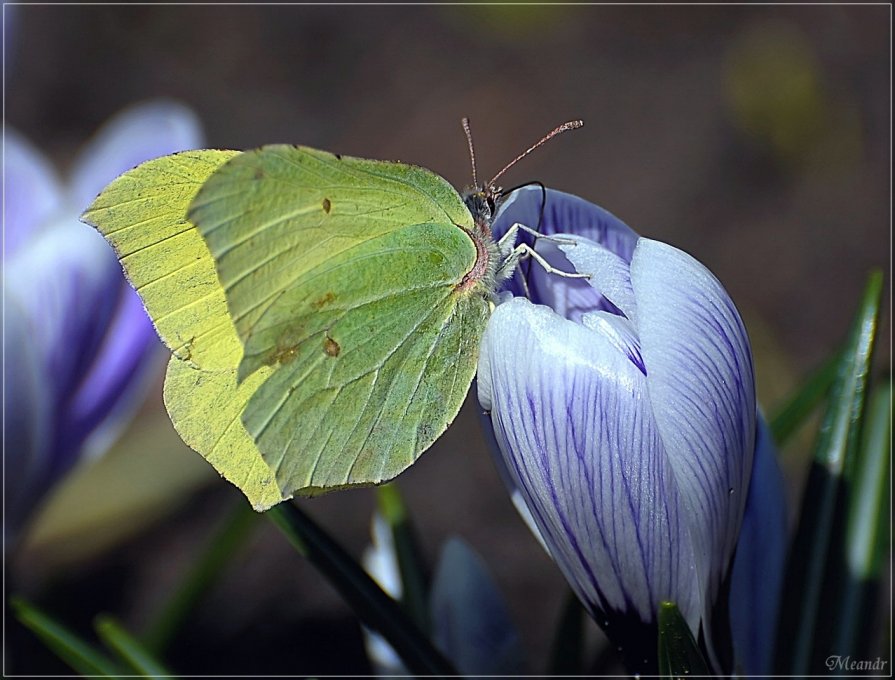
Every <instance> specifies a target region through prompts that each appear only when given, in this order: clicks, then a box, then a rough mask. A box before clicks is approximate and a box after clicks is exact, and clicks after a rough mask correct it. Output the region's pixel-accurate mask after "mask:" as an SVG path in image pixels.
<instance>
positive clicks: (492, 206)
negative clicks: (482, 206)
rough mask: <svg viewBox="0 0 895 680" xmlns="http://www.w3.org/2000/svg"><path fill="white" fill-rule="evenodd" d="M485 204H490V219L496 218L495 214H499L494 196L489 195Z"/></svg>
mask: <svg viewBox="0 0 895 680" xmlns="http://www.w3.org/2000/svg"><path fill="white" fill-rule="evenodd" d="M485 202H486V203H487V204H488V217H494V213H495V212H497V204H496V203H495V202H494V196H492V195H490V194H489V195H488V196H487V197H486V198H485Z"/></svg>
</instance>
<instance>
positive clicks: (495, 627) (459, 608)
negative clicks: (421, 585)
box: [363, 513, 523, 677]
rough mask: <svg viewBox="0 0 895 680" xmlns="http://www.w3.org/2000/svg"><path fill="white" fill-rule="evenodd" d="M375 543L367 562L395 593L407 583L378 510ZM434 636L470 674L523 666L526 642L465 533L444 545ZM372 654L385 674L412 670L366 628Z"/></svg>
mask: <svg viewBox="0 0 895 680" xmlns="http://www.w3.org/2000/svg"><path fill="white" fill-rule="evenodd" d="M372 536H373V544H372V545H371V546H370V547H369V548H367V550H366V551H365V552H364V556H363V564H364V568H365V569H366V570H367V573H369V574H370V576H372V577H373V579H374V580H375V581H376V582H377V583H378V584H379V586H380V587H381V588H382V589H383V590H384V591H385V592H386V593H388V594H389V595H390V596H391V597H392V598H394V599H396V600H399V601H400V600H401V598H402V595H403V583H402V581H401V573H400V569H399V567H398V557H397V553H396V550H395V544H394V539H393V537H392V532H391V529H390V528H389V526H388V524H387V523H386V521H385V520H384V519H383V518H382V516H381V515H380V514H379V513H376V514H374V515H373V523H372ZM427 609H428V611H427V614H428V617H427V618H428V619H429V622H430V626H431V628H432V630H431V634H432V641H433V642H434V643H435V646H436V647H437V648H438V649H439V650H440V651H441V652H442V653H443V654H444V655H445V657H447V658H448V659H450V661H451V663H453V664H454V666H455V667H456V669H457V671H458V672H459V673H461V674H462V675H465V676H480V675H484V676H487V675H517V674H519V673H521V672H522V671H523V653H522V644H521V639H520V637H519V634H518V632H517V631H516V628H515V626H514V625H513V622H512V620H511V619H510V614H509V609H508V607H507V605H506V602H505V601H504V599H503V596H502V595H501V594H500V591H499V590H498V589H497V584H496V583H495V582H494V579H493V578H492V576H491V574H490V573H489V571H488V567H487V566H486V565H485V562H484V560H482V558H481V557H480V556H479V555H478V554H477V553H476V552H475V551H474V550H473V549H472V548H471V547H470V546H469V544H467V543H466V542H465V541H463V540H462V539H460V538H456V537H452V538H449V539H448V540H447V541H445V543H444V544H443V546H442V548H441V554H440V555H439V558H438V563H437V565H436V567H435V574H434V576H433V579H432V585H431V588H430V589H429V597H428V607H427ZM364 640H365V644H366V648H367V656H368V657H369V659H370V663H371V664H372V665H373V669H374V671H375V672H376V674H377V675H379V676H380V677H390V676H398V675H407V673H408V671H407V669H406V668H405V666H404V664H403V663H402V662H401V659H400V657H399V656H398V655H397V653H396V652H395V650H394V649H393V648H392V647H391V645H389V644H388V643H387V642H386V641H385V640H384V639H383V638H382V636H380V635H378V634H377V633H375V632H373V631H370V630H367V629H364Z"/></svg>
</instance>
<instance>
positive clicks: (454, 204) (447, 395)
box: [189, 146, 488, 495]
mask: <svg viewBox="0 0 895 680" xmlns="http://www.w3.org/2000/svg"><path fill="white" fill-rule="evenodd" d="M189 217H190V220H191V221H192V222H193V223H195V224H196V226H197V227H198V229H199V231H200V232H201V233H202V235H203V236H204V237H205V239H206V241H207V243H208V246H209V249H210V250H211V253H212V255H213V257H214V260H215V263H216V266H217V273H218V278H219V280H220V282H221V284H222V285H223V288H224V291H225V293H226V298H227V305H228V308H229V311H230V315H231V317H232V319H233V322H234V324H235V327H236V331H237V334H238V336H239V339H240V340H241V342H242V346H243V350H244V353H243V357H242V360H241V362H240V364H239V378H240V380H245V381H251V380H253V379H255V376H256V374H257V372H258V371H267V370H269V371H272V373H271V375H270V377H269V378H267V379H266V380H265V381H264V382H263V383H262V384H261V385H260V386H259V387H258V388H257V390H255V392H254V393H253V394H252V396H251V397H250V399H249V401H248V404H247V406H246V409H245V411H244V412H243V414H242V422H243V424H244V425H245V427H246V430H247V431H248V433H249V435H250V436H251V437H252V438H253V440H254V441H255V443H256V444H257V446H258V449H259V450H260V452H261V455H262V457H263V458H264V460H265V461H266V462H267V463H268V465H269V466H270V467H271V468H272V469H273V470H274V472H275V474H276V479H277V483H278V485H279V488H280V490H281V492H282V493H283V494H284V495H289V494H291V493H292V492H293V491H297V490H298V491H304V492H310V491H314V490H319V489H331V488H338V487H342V486H347V485H351V484H371V483H377V482H380V481H383V480H387V479H391V478H392V477H394V476H395V475H397V474H398V473H399V472H401V471H402V470H404V469H405V468H407V467H408V466H409V465H410V464H412V463H413V462H414V461H415V460H416V458H417V457H418V456H419V455H420V454H421V453H422V452H423V451H424V450H425V449H426V448H428V447H429V446H430V445H431V444H432V442H434V441H435V439H436V438H438V436H440V435H441V433H442V432H443V431H444V430H445V428H446V427H447V425H448V424H449V423H450V422H451V421H452V420H453V418H454V417H455V416H456V414H457V411H458V410H459V408H460V405H461V404H462V402H463V399H464V397H465V395H466V392H467V390H468V388H469V384H470V382H471V380H472V376H473V374H474V372H475V365H476V359H477V356H478V346H479V339H480V336H481V333H482V330H483V328H484V325H485V322H486V319H487V315H488V303H487V301H486V300H485V298H484V297H483V296H482V294H481V293H480V292H471V290H472V289H470V288H469V287H463V288H462V289H461V288H460V283H461V282H462V281H463V280H464V278H465V277H466V276H467V274H468V273H469V272H470V271H471V270H472V269H473V266H474V264H475V262H476V248H475V245H474V243H473V241H472V238H471V236H470V233H469V232H470V231H471V230H472V229H473V224H472V216H471V215H470V213H469V211H468V210H467V209H466V207H465V206H464V205H463V202H462V200H461V199H460V197H459V196H458V195H457V193H456V191H454V189H453V188H452V187H451V186H450V185H449V184H447V183H446V182H445V181H444V180H443V179H441V178H440V177H438V176H437V175H435V174H433V173H431V172H429V171H427V170H423V169H421V168H416V167H412V166H408V165H402V164H397V163H386V162H380V161H367V160H361V159H356V158H348V157H338V156H335V155H333V154H329V153H326V152H322V151H316V150H313V149H307V148H302V147H292V146H269V147H264V148H262V149H259V150H256V151H249V152H245V153H243V154H241V155H239V156H238V157H235V158H233V159H232V160H231V161H229V162H228V163H226V164H225V165H224V166H223V167H221V169H220V170H218V171H217V172H216V173H215V174H214V175H213V176H212V177H211V178H210V179H209V180H208V182H206V183H205V185H204V186H203V187H202V189H201V191H200V192H199V194H198V196H197V197H196V199H195V200H194V202H193V204H192V206H191V208H190V212H189Z"/></svg>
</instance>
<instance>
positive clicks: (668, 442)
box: [631, 239, 756, 616]
mask: <svg viewBox="0 0 895 680" xmlns="http://www.w3.org/2000/svg"><path fill="white" fill-rule="evenodd" d="M631 283H632V285H633V287H634V294H635V296H636V298H637V307H638V323H637V328H638V331H639V336H640V343H641V349H642V352H643V360H644V362H645V364H646V368H647V375H648V377H647V381H648V385H649V394H650V397H651V399H652V402H653V405H654V407H653V413H654V415H655V418H656V424H657V426H658V429H659V432H660V434H661V438H662V441H663V443H664V445H665V448H666V451H667V453H668V456H669V460H670V462H671V465H672V468H673V470H674V476H675V479H676V480H677V485H678V488H679V489H680V491H681V499H682V501H683V503H684V509H685V511H686V516H687V518H688V522H689V530H690V536H691V539H692V541H693V545H694V556H693V557H694V566H695V569H696V573H697V574H698V575H699V578H700V581H701V582H702V584H703V588H702V589H703V592H702V594H701V596H702V597H703V598H705V601H704V606H705V608H706V616H708V611H709V608H710V607H711V605H712V604H713V601H714V598H715V596H716V595H717V593H718V588H719V586H720V583H721V580H722V579H723V577H724V574H725V573H726V570H727V568H728V565H729V563H730V558H731V556H732V555H733V550H734V546H735V545H736V540H737V535H738V533H739V528H740V522H741V520H742V515H743V507H744V505H745V502H746V490H747V488H748V485H749V477H750V473H751V469H752V454H753V451H754V447H755V417H756V415H755V414H756V405H755V384H754V373H753V367H752V353H751V350H750V347H749V339H748V336H747V334H746V330H745V328H744V326H743V322H742V319H741V318H740V315H739V313H738V312H737V310H736V308H735V307H734V305H733V302H732V301H731V300H730V297H729V296H728V295H727V292H726V291H725V290H724V288H723V287H722V286H721V284H720V283H719V282H718V280H717V279H716V278H715V277H714V276H713V275H712V274H711V272H709V271H708V270H707V269H706V268H705V267H704V266H702V265H701V264H700V263H699V262H698V261H696V260H695V259H694V258H692V257H691V256H689V255H687V254H686V253H684V252H683V251H681V250H678V249H677V248H673V247H672V246H669V245H667V244H664V243H660V242H658V241H652V240H650V239H640V241H638V243H637V247H636V248H635V250H634V254H633V257H632V259H631Z"/></svg>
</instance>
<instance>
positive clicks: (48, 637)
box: [10, 598, 121, 678]
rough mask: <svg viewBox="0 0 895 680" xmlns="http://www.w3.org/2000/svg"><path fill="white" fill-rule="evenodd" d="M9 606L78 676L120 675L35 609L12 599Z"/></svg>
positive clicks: (106, 658)
mask: <svg viewBox="0 0 895 680" xmlns="http://www.w3.org/2000/svg"><path fill="white" fill-rule="evenodd" d="M10 604H11V605H12V608H13V610H14V611H15V614H16V618H18V619H19V621H21V622H22V624H23V625H24V626H25V627H26V628H28V629H29V630H31V631H32V632H33V633H34V634H35V635H37V636H38V637H39V638H40V639H41V640H42V641H43V642H44V644H45V645H46V646H47V647H49V648H50V649H51V650H52V651H53V653H54V654H56V656H58V657H59V658H60V659H62V660H63V661H64V662H65V663H67V664H68V665H69V666H71V668H72V669H74V670H75V671H76V672H78V673H80V674H81V675H88V676H90V675H92V676H96V675H100V676H103V677H110V678H114V677H118V676H119V675H120V674H121V670H120V669H119V668H118V667H117V666H116V665H115V664H114V663H113V662H112V660H111V659H109V658H108V657H107V656H105V655H104V654H102V653H101V652H99V651H97V650H96V649H95V648H94V647H93V646H92V645H90V644H89V643H87V642H85V641H84V640H82V639H81V638H80V637H79V636H78V635H77V634H76V633H74V632H73V631H71V630H70V629H69V628H67V627H66V626H64V625H62V624H61V623H59V622H58V621H56V620H55V619H53V618H52V617H51V616H49V615H48V614H46V613H44V612H43V611H41V610H40V609H38V608H37V607H35V606H34V605H32V604H30V603H28V602H26V601H25V600H23V599H21V598H13V599H12V601H11V602H10Z"/></svg>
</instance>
